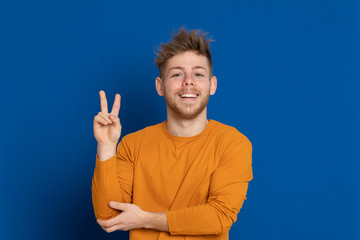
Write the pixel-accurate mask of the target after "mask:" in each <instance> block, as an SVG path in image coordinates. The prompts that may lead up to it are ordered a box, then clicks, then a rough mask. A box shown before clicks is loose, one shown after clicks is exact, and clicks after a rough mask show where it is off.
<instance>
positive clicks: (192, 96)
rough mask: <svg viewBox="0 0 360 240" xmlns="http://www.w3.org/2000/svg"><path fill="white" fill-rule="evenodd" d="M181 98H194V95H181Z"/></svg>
mask: <svg viewBox="0 0 360 240" xmlns="http://www.w3.org/2000/svg"><path fill="white" fill-rule="evenodd" d="M181 97H191V98H194V97H196V94H182V95H181Z"/></svg>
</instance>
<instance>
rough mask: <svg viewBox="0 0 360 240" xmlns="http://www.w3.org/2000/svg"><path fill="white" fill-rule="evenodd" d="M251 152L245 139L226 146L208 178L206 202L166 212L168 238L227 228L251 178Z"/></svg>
mask: <svg viewBox="0 0 360 240" xmlns="http://www.w3.org/2000/svg"><path fill="white" fill-rule="evenodd" d="M251 153H252V147H251V143H250V141H249V140H248V139H247V138H246V137H241V138H239V137H238V138H236V139H234V140H232V141H231V143H230V144H228V146H227V147H226V148H225V150H224V151H223V154H222V156H221V160H220V163H219V165H218V167H217V168H216V170H215V171H214V172H213V174H212V175H211V180H210V189H209V197H208V200H207V202H206V203H205V204H202V205H198V206H192V207H187V208H183V209H177V210H171V211H168V212H167V219H168V225H169V229H170V234H171V235H206V234H221V233H224V232H226V231H228V230H229V229H230V227H231V225H232V224H233V223H234V222H235V221H236V219H237V214H238V212H239V211H240V208H241V207H242V204H243V201H244V200H245V199H246V192H247V187H248V182H249V181H250V180H251V179H252V168H251V161H252V159H251Z"/></svg>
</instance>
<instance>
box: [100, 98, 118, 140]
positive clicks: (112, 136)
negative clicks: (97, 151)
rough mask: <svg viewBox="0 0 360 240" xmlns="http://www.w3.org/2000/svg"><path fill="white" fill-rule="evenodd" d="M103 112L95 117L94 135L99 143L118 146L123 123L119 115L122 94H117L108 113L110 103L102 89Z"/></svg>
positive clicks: (101, 102) (101, 103)
mask: <svg viewBox="0 0 360 240" xmlns="http://www.w3.org/2000/svg"><path fill="white" fill-rule="evenodd" d="M99 94H100V105H101V112H99V113H98V114H97V115H96V116H95V118H94V135H95V138H96V141H97V142H98V145H101V146H109V147H112V146H116V144H117V142H118V141H119V138H120V135H121V124H120V119H119V117H118V115H119V110H120V94H116V95H115V100H114V105H113V107H112V109H111V113H108V105H107V100H106V95H105V92H104V91H100V92H99Z"/></svg>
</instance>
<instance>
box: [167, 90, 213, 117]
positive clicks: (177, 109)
mask: <svg viewBox="0 0 360 240" xmlns="http://www.w3.org/2000/svg"><path fill="white" fill-rule="evenodd" d="M164 97H165V101H166V105H167V106H168V107H169V108H170V110H171V111H172V112H173V113H174V114H175V115H176V116H178V117H179V118H180V119H184V120H191V119H195V118H196V117H197V116H199V115H200V114H201V113H202V112H203V111H204V109H205V108H206V106H207V104H208V102H209V98H210V93H207V94H206V95H205V97H204V98H203V99H202V100H201V102H200V103H199V104H198V103H196V104H192V103H189V104H187V103H179V104H178V103H176V101H175V100H174V99H173V98H171V96H169V95H168V93H167V92H166V91H165V93H164ZM199 97H200V96H199ZM180 104H182V105H183V106H179V105H180ZM191 105H193V106H191ZM188 108H191V110H190V111H188V110H187V109H188Z"/></svg>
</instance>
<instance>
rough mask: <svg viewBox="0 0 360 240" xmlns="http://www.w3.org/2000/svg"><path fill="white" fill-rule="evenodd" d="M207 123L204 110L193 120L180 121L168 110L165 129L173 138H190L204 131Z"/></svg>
mask: <svg viewBox="0 0 360 240" xmlns="http://www.w3.org/2000/svg"><path fill="white" fill-rule="evenodd" d="M208 122H209V120H208V119H207V114H206V108H205V109H204V111H203V112H201V113H200V114H199V115H198V116H197V117H196V118H194V119H181V118H179V117H178V116H176V115H175V114H173V113H172V112H171V111H169V109H168V111H167V122H166V129H167V130H168V132H169V133H171V134H172V135H174V136H178V137H192V136H195V135H198V134H200V133H201V132H202V131H204V129H205V128H206V126H207V124H208Z"/></svg>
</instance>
